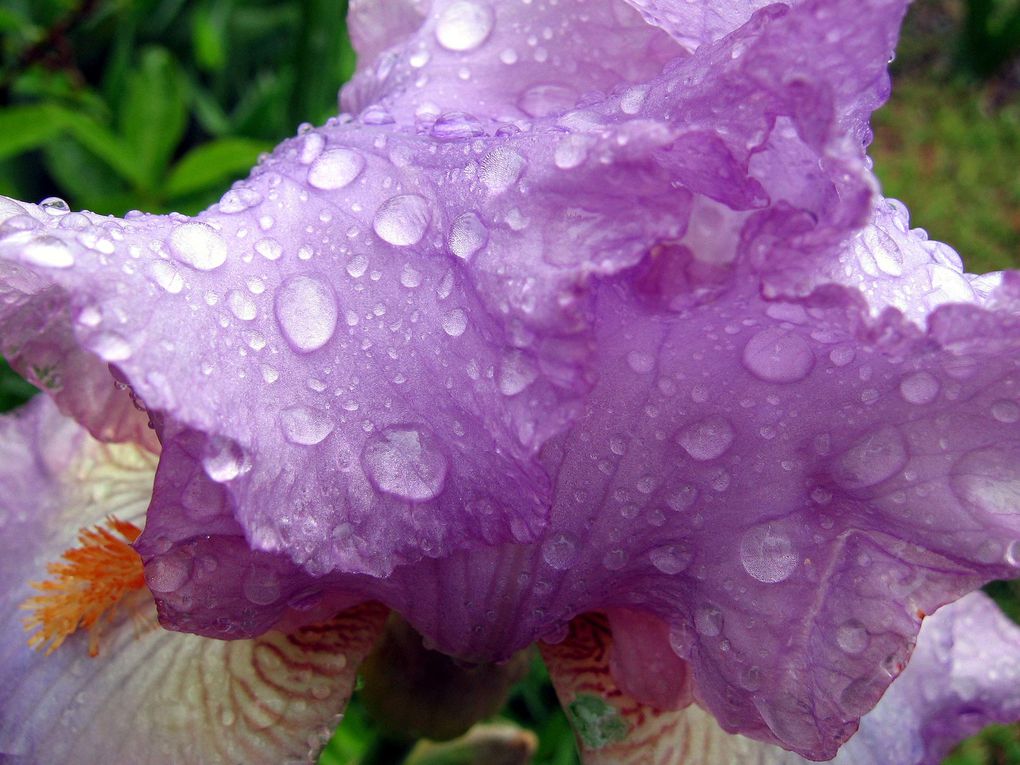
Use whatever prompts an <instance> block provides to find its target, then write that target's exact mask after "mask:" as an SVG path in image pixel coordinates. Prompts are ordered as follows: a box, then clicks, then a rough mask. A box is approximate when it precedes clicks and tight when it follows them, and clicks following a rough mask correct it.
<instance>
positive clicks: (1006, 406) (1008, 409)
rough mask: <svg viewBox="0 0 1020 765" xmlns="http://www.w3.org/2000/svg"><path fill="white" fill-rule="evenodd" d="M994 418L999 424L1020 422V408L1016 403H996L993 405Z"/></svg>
mask: <svg viewBox="0 0 1020 765" xmlns="http://www.w3.org/2000/svg"><path fill="white" fill-rule="evenodd" d="M992 417H994V418H995V419H996V420H998V421H999V422H1002V423H1005V424H1007V425H1008V424H1012V423H1014V422H1016V421H1017V420H1020V406H1017V404H1016V402H1015V401H1006V400H1003V401H996V402H995V403H994V404H992Z"/></svg>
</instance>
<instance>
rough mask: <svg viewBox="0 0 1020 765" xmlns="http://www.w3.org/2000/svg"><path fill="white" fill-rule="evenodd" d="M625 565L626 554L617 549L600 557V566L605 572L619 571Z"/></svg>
mask: <svg viewBox="0 0 1020 765" xmlns="http://www.w3.org/2000/svg"><path fill="white" fill-rule="evenodd" d="M626 564H627V553H625V552H624V551H623V550H621V549H619V548H617V549H615V550H609V551H608V552H607V553H606V554H605V555H603V556H602V565H603V567H605V569H606V570H607V571H619V570H620V569H622V568H623V567H624V566H625V565H626Z"/></svg>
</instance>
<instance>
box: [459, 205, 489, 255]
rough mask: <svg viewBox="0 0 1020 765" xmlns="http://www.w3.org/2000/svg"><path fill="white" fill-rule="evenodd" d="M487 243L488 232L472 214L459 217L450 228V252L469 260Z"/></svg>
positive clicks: (468, 213) (467, 213)
mask: <svg viewBox="0 0 1020 765" xmlns="http://www.w3.org/2000/svg"><path fill="white" fill-rule="evenodd" d="M488 241H489V230H488V229H487V228H486V227H485V224H484V223H482V221H481V220H479V218H478V216H477V215H475V214H474V213H473V212H466V213H464V214H463V215H460V216H459V217H458V218H457V219H456V220H455V221H454V222H453V225H452V226H451V227H450V238H449V245H450V252H452V253H453V254H454V255H456V256H457V257H458V258H463V259H464V260H470V259H471V258H472V257H473V256H474V255H475V253H476V252H478V251H479V250H480V249H482V248H483V247H484V246H485V244H486V242H488Z"/></svg>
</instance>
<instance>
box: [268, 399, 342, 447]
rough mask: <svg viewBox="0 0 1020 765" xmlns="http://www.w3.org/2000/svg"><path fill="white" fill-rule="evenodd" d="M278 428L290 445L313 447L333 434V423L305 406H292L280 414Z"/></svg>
mask: <svg viewBox="0 0 1020 765" xmlns="http://www.w3.org/2000/svg"><path fill="white" fill-rule="evenodd" d="M279 421H280V428H281V430H283V435H284V437H285V438H286V439H287V440H288V441H290V443H292V444H300V445H301V446H314V445H315V444H318V443H322V442H323V441H325V440H326V437H327V436H329V434H330V433H332V432H333V427H334V426H333V421H332V420H330V419H329V417H327V416H326V415H325V414H324V413H323V412H320V411H318V410H317V409H312V408H310V407H307V406H292V407H288V408H287V409H284V410H283V411H282V412H280V419H279Z"/></svg>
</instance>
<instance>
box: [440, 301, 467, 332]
mask: <svg viewBox="0 0 1020 765" xmlns="http://www.w3.org/2000/svg"><path fill="white" fill-rule="evenodd" d="M467 325H468V319H467V314H466V313H464V311H463V309H461V308H454V309H453V310H452V311H448V312H447V313H446V315H445V316H443V331H444V332H445V333H446V334H448V335H449V336H450V337H460V336H461V335H463V334H464V331H465V330H466V329H467Z"/></svg>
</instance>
